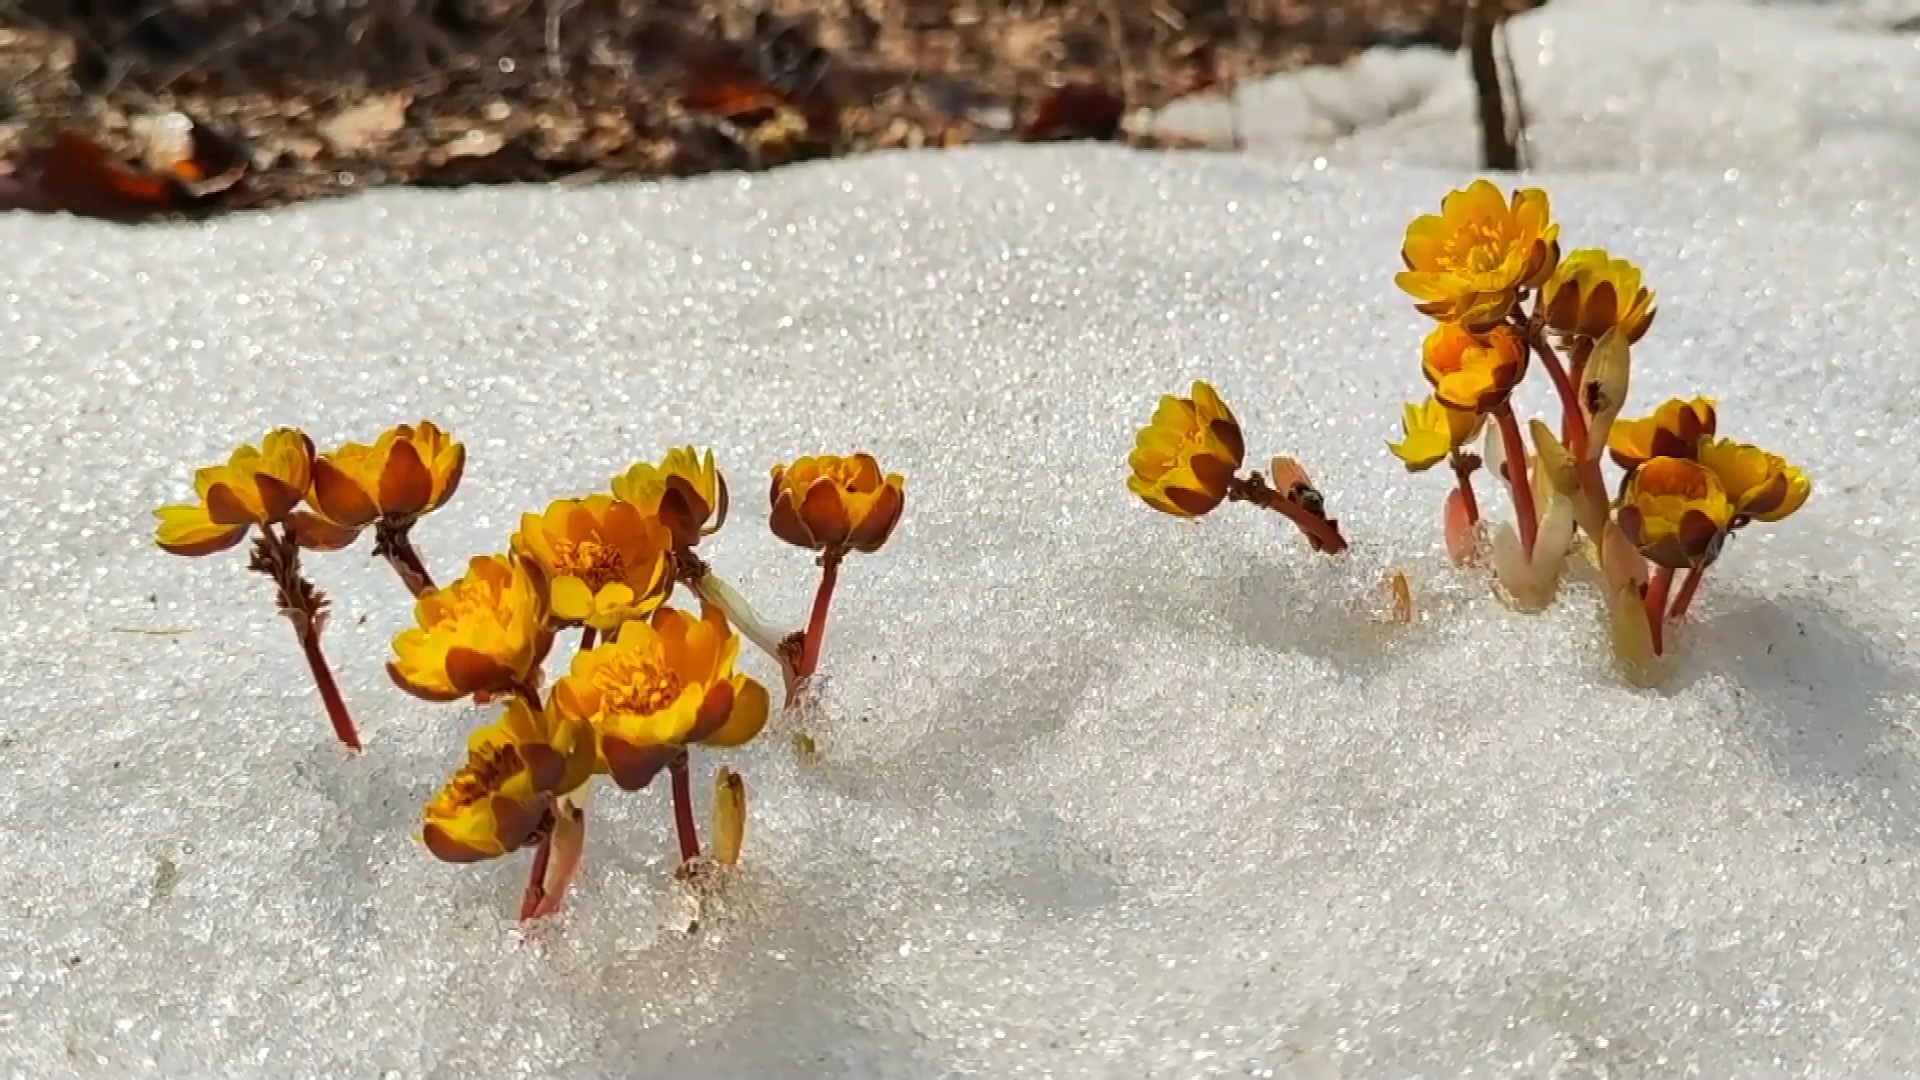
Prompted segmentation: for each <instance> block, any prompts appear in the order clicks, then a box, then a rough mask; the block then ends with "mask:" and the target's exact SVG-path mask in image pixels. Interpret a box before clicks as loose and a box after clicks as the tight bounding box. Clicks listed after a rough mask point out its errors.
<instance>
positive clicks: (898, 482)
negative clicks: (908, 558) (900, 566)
mask: <svg viewBox="0 0 1920 1080" xmlns="http://www.w3.org/2000/svg"><path fill="white" fill-rule="evenodd" d="M906 499H907V494H906V481H905V480H904V479H903V478H902V477H901V476H900V474H899V473H883V472H882V471H881V469H880V463H879V462H878V461H876V460H875V459H874V457H873V455H871V454H867V453H857V454H853V455H852V456H849V457H837V456H830V455H823V456H819V457H803V458H800V459H799V460H797V461H795V462H793V463H792V464H790V465H776V466H774V467H773V483H772V485H771V487H770V489H769V491H768V501H769V503H770V504H771V513H770V516H769V517H768V521H767V524H768V526H769V527H770V528H771V529H772V530H773V534H774V535H775V536H778V537H779V538H780V539H782V540H785V541H786V542H787V543H789V544H792V545H794V546H795V547H799V548H805V549H807V550H809V551H815V552H818V553H819V563H820V586H819V588H818V589H816V590H815V591H814V596H813V609H812V613H811V614H810V615H809V616H808V619H807V627H806V629H805V630H802V631H800V633H799V634H797V635H794V636H790V637H789V638H787V639H786V640H785V641H784V642H782V643H781V652H782V653H783V654H784V655H787V656H789V657H791V658H792V671H793V681H792V683H791V684H790V685H789V686H788V687H787V704H788V705H789V706H792V705H795V704H797V703H798V701H799V696H800V694H801V693H802V688H803V687H804V686H805V685H806V680H808V679H810V678H812V677H813V675H814V672H815V671H816V670H817V669H818V667H819V664H820V649H821V645H822V644H823V643H824V641H825V639H826V633H827V610H828V608H829V606H830V605H831V604H832V602H833V592H834V587H835V585H836V583H837V582H838V581H839V576H840V563H841V561H842V560H844V559H845V558H846V557H847V555H848V554H849V553H851V552H856V551H857V552H860V553H862V554H869V555H870V554H872V553H874V552H876V551H879V550H880V549H881V547H883V546H885V544H886V542H887V539H888V538H889V537H891V536H892V535H893V530H894V528H895V527H896V526H897V525H899V524H900V515H901V513H902V512H903V511H904V510H905V509H906Z"/></svg>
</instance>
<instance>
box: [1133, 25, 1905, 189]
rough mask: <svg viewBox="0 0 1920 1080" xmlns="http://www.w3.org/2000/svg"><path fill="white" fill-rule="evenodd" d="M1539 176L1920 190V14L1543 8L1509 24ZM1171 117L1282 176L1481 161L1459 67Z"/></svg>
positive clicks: (1243, 99) (1345, 78)
mask: <svg viewBox="0 0 1920 1080" xmlns="http://www.w3.org/2000/svg"><path fill="white" fill-rule="evenodd" d="M1507 38H1508V43H1509V48H1510V49H1511V55H1512V58H1513V64H1514V68H1515V70H1516V72H1517V73H1518V77H1519V85H1520V88H1521V93H1522V99H1523V105H1524V109H1525V114H1526V120H1527V128H1528V135H1529V140H1528V144H1527V152H1528V153H1529V154H1530V155H1531V156H1530V159H1529V160H1530V163H1531V165H1532V166H1533V167H1535V168H1539V169H1543V170H1548V171H1553V172H1592V171H1599V170H1628V171H1650V170H1672V169H1687V170H1704V171H1713V172H1719V171H1723V170H1728V169H1733V170H1740V169H1746V170H1756V169H1757V170H1761V171H1764V172H1767V173H1778V172H1792V173H1797V174H1799V175H1800V176H1801V177H1802V178H1804V179H1806V180H1808V181H1811V180H1813V179H1815V178H1823V179H1827V180H1833V179H1836V178H1838V179H1842V180H1844V181H1846V182H1848V183H1850V184H1855V185H1858V186H1862V187H1871V186H1875V185H1879V186H1883V187H1897V188H1904V189H1908V194H1907V196H1906V197H1907V198H1908V199H1911V193H1910V191H1911V188H1912V182H1911V177H1913V176H1914V175H1920V4H1916V3H1913V2H1912V0H1865V2H1859V3H1852V4H1821V5H1803V4H1794V5H1775V6H1753V5H1749V4H1744V3H1738V2H1733V0H1695V2H1681V3H1661V2H1659V0H1553V2H1552V3H1550V4H1547V5H1546V6H1545V7H1542V8H1539V9H1536V10H1534V11H1531V12H1528V13H1527V14H1525V15H1522V16H1520V17H1517V18H1515V19H1513V20H1512V21H1511V22H1509V23H1508V24H1507ZM1236 105H1237V107H1233V106H1229V105H1228V104H1227V103H1226V102H1224V101H1223V100H1222V99H1220V98H1217V97H1216V98H1203V99H1195V100H1189V101H1182V102H1176V103H1174V104H1173V105H1171V106H1169V107H1168V108H1167V109H1165V110H1163V111H1162V112H1161V113H1159V114H1158V115H1156V116H1155V117H1153V118H1152V121H1151V123H1150V125H1149V126H1150V127H1152V128H1153V129H1154V130H1157V131H1160V132H1162V133H1169V134H1174V133H1177V134H1184V135H1187V136H1189V137H1194V138H1201V139H1204V140H1207V141H1212V142H1230V141H1232V140H1233V139H1234V137H1235V136H1236V135H1237V136H1238V137H1239V139H1240V140H1241V142H1242V143H1243V144H1244V145H1245V146H1246V147H1247V148H1248V149H1249V150H1251V151H1253V152H1256V153H1260V154H1265V155H1270V156H1277V157H1281V158H1284V159H1287V160H1310V159H1312V158H1314V157H1322V156H1331V157H1334V158H1336V159H1341V160H1350V161H1368V162H1373V161H1396V162H1403V163H1407V164H1420V165H1429V166H1437V167H1441V168H1449V169H1467V168H1472V167H1473V166H1475V165H1476V164H1477V163H1478V155H1479V145H1480V144H1479V136H1478V130H1479V129H1478V126H1477V124H1478V121H1477V118H1476V113H1475V111H1474V91H1473V84H1472V81H1471V79H1470V78H1469V76H1468V73H1467V59H1466V55H1465V54H1464V53H1460V54H1452V53H1444V52H1441V51H1438V50H1435V49H1429V48H1418V47H1416V48H1407V49H1400V48H1378V49H1373V50H1370V51H1368V52H1366V53H1364V54H1362V55H1361V56H1360V57H1358V58H1356V59H1355V60H1354V61H1353V62H1351V63H1349V64H1347V65H1344V66H1341V67H1333V68H1313V69H1309V70H1306V71H1303V72H1300V73H1297V74H1291V75H1283V76H1278V77H1275V78H1272V79H1267V80H1262V81H1259V82H1255V83H1252V84H1249V85H1247V86H1245V87H1243V88H1242V89H1241V90H1240V91H1239V94H1238V96H1237V99H1236Z"/></svg>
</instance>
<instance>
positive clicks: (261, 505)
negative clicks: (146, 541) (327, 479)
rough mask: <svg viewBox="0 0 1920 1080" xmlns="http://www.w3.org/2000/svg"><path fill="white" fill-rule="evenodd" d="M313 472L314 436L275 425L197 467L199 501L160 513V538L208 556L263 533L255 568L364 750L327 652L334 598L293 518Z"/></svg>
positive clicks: (174, 548)
mask: <svg viewBox="0 0 1920 1080" xmlns="http://www.w3.org/2000/svg"><path fill="white" fill-rule="evenodd" d="M312 474H313V440H312V439H310V438H308V437H307V436H306V435H305V434H304V433H302V432H300V431H297V430H295V429H293V428H278V429H275V430H274V431H272V432H270V433H268V435H267V437H266V438H265V439H264V440H263V441H262V442H261V445H260V447H259V448H255V447H254V446H251V445H246V446H242V447H240V448H239V449H237V450H235V451H234V452H233V454H232V456H231V457H230V458H229V459H228V461H227V463H226V464H225V465H215V466H210V467H208V468H204V469H201V470H199V471H198V472H196V473H195V474H194V492H195V494H196V495H197V496H198V498H197V501H195V502H192V503H181V504H175V505H170V506H163V507H160V508H159V509H158V510H156V511H154V514H155V516H156V517H158V518H159V519H160V524H159V530H158V534H157V536H156V538H155V539H156V542H157V543H158V544H159V546H160V547H161V548H162V549H163V550H165V551H168V552H171V553H172V554H175V555H187V556H203V555H212V554H215V553H217V552H221V551H225V550H227V549H228V548H231V547H233V546H235V545H237V544H238V543H240V541H241V540H243V539H244V538H245V537H246V535H247V534H248V533H249V532H251V531H254V530H258V532H259V535H258V536H257V537H256V538H255V540H254V547H253V557H252V560H251V562H250V563H249V564H248V568H249V569H251V570H253V571H255V572H257V573H260V574H263V575H265V576H266V577H268V578H269V579H271V580H272V581H273V583H274V585H275V587H276V588H277V589H278V591H279V608H280V613H281V614H282V615H285V616H286V617H287V620H288V621H289V622H291V623H292V624H293V629H294V635H295V637H297V638H298V639H299V641H300V648H301V651H302V652H303V653H304V654H305V655H306V659H307V666H308V667H309V668H310V669H311V670H312V672H313V679H314V683H315V684H316V685H317V686H318V687H319V690H320V698H321V701H322V702H323V703H324V704H325V705H326V710H327V719H328V720H329V721H330V722H331V723H332V725H333V733H334V735H335V736H336V737H337V738H339V740H340V742H341V743H343V744H344V745H345V746H346V747H347V748H348V749H350V750H356V751H357V750H359V749H360V735H359V732H358V731H357V730H356V729H355V728H354V724H353V718H352V716H351V715H350V714H349V713H348V711H347V704H346V701H345V699H343V698H342V697H341V696H340V687H339V684H338V683H337V682H335V680H334V677H333V671H332V669H331V668H330V667H329V666H328V664H327V659H326V656H325V655H324V654H323V653H322V652H321V649H320V634H321V631H322V629H324V627H325V626H326V621H327V600H326V597H325V596H324V595H323V594H322V593H321V592H320V590H319V589H317V588H315V587H314V585H313V583H312V582H310V581H308V580H307V579H306V576H305V575H304V574H303V573H302V571H301V568H300V545H299V542H298V539H297V536H296V533H297V531H298V530H297V528H296V526H295V524H294V522H293V520H292V519H293V517H294V515H295V513H296V509H295V508H296V507H298V506H299V504H300V501H301V499H303V498H304V497H305V496H306V494H307V489H308V486H309V484H310V483H311V480H312Z"/></svg>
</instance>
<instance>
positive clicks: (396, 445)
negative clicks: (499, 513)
mask: <svg viewBox="0 0 1920 1080" xmlns="http://www.w3.org/2000/svg"><path fill="white" fill-rule="evenodd" d="M466 465H467V448H466V447H465V446H462V445H461V444H459V443H457V442H454V441H453V439H452V438H451V437H449V436H448V435H447V433H446V432H444V431H442V430H440V429H439V428H438V427H436V426H434V425H433V424H432V423H431V422H430V421H425V420H423V421H421V422H420V424H419V425H418V426H414V425H411V424H401V425H400V426H399V427H396V428H393V429H392V430H390V431H386V432H383V433H381V435H380V438H379V439H377V440H375V441H374V444H373V445H372V446H368V445H366V444H365V443H356V442H350V443H347V444H346V445H344V446H342V447H340V448H339V449H338V450H335V451H333V452H332V453H330V454H322V455H320V457H319V458H318V459H316V460H315V461H314V463H313V490H312V491H311V492H309V493H308V495H307V501H308V502H310V503H312V504H313V508H314V509H315V510H318V511H319V512H320V515H321V516H322V517H324V518H326V519H327V520H328V521H330V522H332V523H333V524H335V525H338V526H340V527H342V528H344V529H364V528H366V527H367V526H368V525H371V524H373V523H374V522H375V521H377V520H385V521H387V522H389V523H391V524H395V525H402V524H406V523H409V522H411V521H413V520H414V519H415V518H417V517H419V516H420V515H421V514H427V513H431V512H433V511H435V510H438V509H439V508H440V507H442V506H444V505H446V502H447V500H448V499H450V498H452V497H453V493H454V490H455V489H457V488H458V487H459V486H460V477H461V474H462V473H463V472H464V471H465V470H466Z"/></svg>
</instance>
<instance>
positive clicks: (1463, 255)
mask: <svg viewBox="0 0 1920 1080" xmlns="http://www.w3.org/2000/svg"><path fill="white" fill-rule="evenodd" d="M1511 246H1512V244H1511V241H1510V240H1509V238H1508V237H1507V231H1506V229H1504V228H1502V227H1501V223H1500V222H1497V221H1491V220H1483V221H1476V222H1474V223H1472V224H1471V225H1468V226H1467V227H1465V228H1463V229H1459V230H1457V231H1455V232H1454V234H1453V237H1452V238H1451V242H1449V243H1448V244H1447V250H1446V256H1445V257H1446V261H1447V263H1448V264H1449V265H1450V266H1451V268H1453V269H1455V270H1465V271H1467V272H1468V273H1473V274H1486V273H1491V272H1492V271H1494V270H1498V269H1499V268H1500V265H1501V263H1503V262H1505V261H1506V257H1507V249H1508V248H1509V247H1511Z"/></svg>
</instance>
